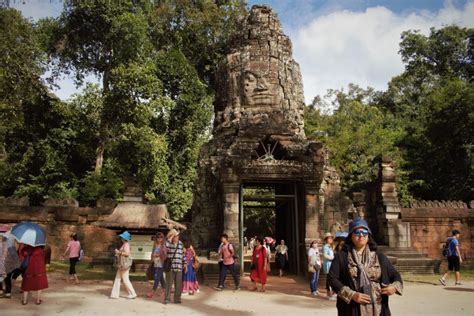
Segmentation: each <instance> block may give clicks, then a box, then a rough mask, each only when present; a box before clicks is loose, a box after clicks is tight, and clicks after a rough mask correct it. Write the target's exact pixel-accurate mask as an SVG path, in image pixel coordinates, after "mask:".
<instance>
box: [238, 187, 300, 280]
mask: <svg viewBox="0 0 474 316" xmlns="http://www.w3.org/2000/svg"><path fill="white" fill-rule="evenodd" d="M240 195H241V198H240V204H241V205H240V212H241V214H240V218H241V229H240V234H241V236H240V237H241V240H242V241H243V237H244V236H245V237H248V238H251V237H253V236H262V237H267V236H270V237H272V238H273V239H274V240H275V245H273V246H272V247H271V250H272V260H271V261H274V258H275V246H276V245H277V244H278V243H279V242H280V240H282V239H284V240H285V243H286V245H287V246H288V258H289V262H288V265H287V267H286V272H287V273H291V274H299V266H300V265H299V260H298V258H299V257H300V254H299V248H298V245H299V239H300V233H301V231H302V229H303V227H304V226H303V227H301V225H300V221H299V220H298V218H299V217H300V215H299V212H298V209H299V207H298V202H299V201H298V186H297V184H296V183H295V182H244V183H243V185H242V188H241V194H240ZM243 258H245V259H246V261H247V264H244V267H247V269H246V271H247V270H248V266H249V260H250V258H251V253H250V251H249V252H248V253H247V254H246V255H244V256H243Z"/></svg>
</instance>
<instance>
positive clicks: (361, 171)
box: [305, 84, 406, 199]
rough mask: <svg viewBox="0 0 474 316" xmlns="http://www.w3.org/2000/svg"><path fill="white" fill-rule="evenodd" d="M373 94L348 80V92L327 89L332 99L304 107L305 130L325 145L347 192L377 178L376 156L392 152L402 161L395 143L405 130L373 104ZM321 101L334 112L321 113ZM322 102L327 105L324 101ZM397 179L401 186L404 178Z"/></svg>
mask: <svg viewBox="0 0 474 316" xmlns="http://www.w3.org/2000/svg"><path fill="white" fill-rule="evenodd" d="M376 96H377V93H376V92H375V91H373V90H372V89H370V88H369V89H367V90H364V89H361V88H360V87H358V86H356V85H353V84H351V85H349V88H348V91H347V92H345V91H343V90H340V91H339V90H330V91H329V92H328V95H327V96H326V100H331V101H324V100H321V99H316V100H315V102H313V105H312V106H310V107H307V108H306V113H307V114H309V116H308V115H307V116H306V117H305V124H306V126H305V129H306V133H307V135H308V136H309V137H310V138H315V139H319V140H321V141H323V142H324V143H325V144H326V145H327V147H328V148H329V150H330V153H331V155H330V157H331V158H330V159H331V163H332V164H333V165H334V166H335V167H336V169H337V170H338V172H339V174H340V176H341V185H342V187H343V189H344V190H345V191H347V192H352V191H358V190H361V189H364V188H366V186H367V185H368V184H369V183H371V182H373V181H374V180H375V179H376V178H377V176H378V171H379V166H378V164H377V163H376V162H377V159H376V158H378V157H380V156H382V155H388V156H391V157H392V158H393V159H395V160H396V161H397V162H398V163H399V165H402V164H401V157H400V152H399V150H398V148H397V147H396V144H397V142H398V141H399V139H400V138H402V137H403V135H404V131H403V129H402V128H400V127H399V126H397V124H396V121H395V120H394V118H393V115H391V114H390V113H385V112H384V111H383V110H381V109H380V108H378V107H377V106H376V104H375V103H374V100H375V99H376ZM321 102H326V103H327V102H331V107H333V108H334V109H335V110H334V112H333V113H332V114H331V113H327V114H321V112H320V111H319V109H318V105H320V104H321ZM322 106H323V108H327V104H323V105H322ZM399 180H400V181H401V182H402V186H403V178H400V179H399ZM405 198H406V197H403V199H405Z"/></svg>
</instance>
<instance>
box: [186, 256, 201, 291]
mask: <svg viewBox="0 0 474 316" xmlns="http://www.w3.org/2000/svg"><path fill="white" fill-rule="evenodd" d="M193 262H194V251H193V250H192V249H191V248H188V249H186V252H185V254H184V265H185V266H186V267H187V269H186V272H185V273H183V293H188V292H196V291H198V290H199V283H198V280H197V278H196V271H194V268H193Z"/></svg>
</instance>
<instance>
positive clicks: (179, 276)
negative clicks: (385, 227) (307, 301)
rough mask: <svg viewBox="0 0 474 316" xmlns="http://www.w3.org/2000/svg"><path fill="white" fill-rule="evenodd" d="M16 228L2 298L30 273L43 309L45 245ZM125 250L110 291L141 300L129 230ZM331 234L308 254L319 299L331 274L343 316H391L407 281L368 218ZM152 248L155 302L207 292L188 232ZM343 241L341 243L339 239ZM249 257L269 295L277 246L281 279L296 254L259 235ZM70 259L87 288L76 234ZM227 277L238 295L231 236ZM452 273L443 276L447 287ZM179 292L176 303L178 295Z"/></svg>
mask: <svg viewBox="0 0 474 316" xmlns="http://www.w3.org/2000/svg"><path fill="white" fill-rule="evenodd" d="M8 230H9V227H7V226H0V295H1V297H5V298H10V297H11V293H12V282H13V281H14V280H15V279H17V278H18V276H20V275H21V276H22V281H21V291H22V293H23V299H22V304H24V305H26V304H27V303H28V293H29V292H30V291H36V293H37V295H36V300H35V303H36V304H41V303H42V299H41V291H42V290H43V289H46V288H48V279H47V275H46V268H45V252H44V246H36V247H33V246H30V245H26V244H23V243H19V242H17V241H16V240H15V238H14V237H13V236H12V235H11V234H9V233H7V231H8ZM452 234H453V237H450V238H449V239H448V241H447V246H446V248H447V251H449V254H448V261H449V270H453V271H455V272H456V284H458V283H459V279H460V277H459V261H460V259H459V258H460V257H461V256H460V252H459V246H458V245H459V241H458V240H459V235H460V232H459V231H458V230H454V231H453V233H452ZM119 237H120V246H119V247H117V249H115V250H114V258H115V264H114V266H115V267H116V270H117V271H116V276H115V280H114V283H113V287H112V291H111V294H110V296H109V297H110V298H111V299H118V298H119V297H120V285H121V283H122V282H123V284H124V286H125V288H126V291H127V295H126V296H125V297H126V298H128V299H134V298H136V297H137V293H136V292H135V290H134V288H133V285H132V283H131V282H130V279H129V272H130V268H131V266H132V262H133V260H132V257H131V249H130V243H129V242H130V240H131V238H132V236H131V235H130V233H129V232H127V231H125V232H123V233H122V234H120V235H119ZM337 237H338V236H337V235H336V236H334V235H333V234H331V233H326V234H325V235H324V238H323V245H322V247H321V248H320V247H319V245H318V241H317V240H313V241H312V242H311V243H310V246H309V248H308V250H307V254H306V255H307V262H308V274H309V288H310V291H311V294H312V295H313V296H318V295H319V294H320V293H319V290H318V282H319V277H320V272H323V273H324V274H326V276H327V278H326V279H327V281H326V285H325V287H326V293H327V298H328V299H329V300H337V305H336V306H337V309H338V314H339V315H390V310H389V306H388V298H389V296H391V295H393V294H399V295H401V294H402V292H403V283H402V279H401V277H400V274H399V273H398V272H397V271H396V269H395V268H394V267H393V265H392V264H391V263H390V261H389V260H388V259H387V257H386V256H385V255H384V254H383V253H381V252H379V251H378V250H377V245H376V243H375V242H374V240H373V238H372V232H371V230H370V228H369V226H368V224H367V222H366V221H365V220H363V219H360V218H359V219H354V220H353V221H352V222H351V223H350V224H349V231H348V233H345V235H344V234H343V235H342V238H340V237H341V235H339V238H338V239H339V240H338V241H337V242H335V238H337ZM153 239H154V242H153V248H152V249H151V257H150V264H149V267H148V269H147V272H146V275H147V278H148V279H149V280H153V286H152V287H151V289H150V291H149V292H148V293H147V294H146V297H148V298H150V299H152V298H153V297H154V296H157V297H159V298H160V297H162V298H160V300H161V299H162V300H163V302H164V304H168V303H170V302H171V301H173V302H174V303H176V304H179V303H181V302H182V301H181V296H182V294H189V295H194V294H196V293H199V283H198V280H197V276H196V271H197V270H198V269H199V265H200V262H199V259H198V257H197V255H196V252H195V250H194V248H193V246H192V245H191V243H190V242H189V241H187V240H185V241H184V242H183V241H181V240H180V233H179V232H178V231H177V230H175V229H171V230H170V231H169V232H168V234H167V235H166V237H165V235H164V234H163V233H161V232H158V233H157V234H156V235H155V236H154V238H153ZM336 240H337V239H336ZM244 248H245V250H244V255H245V253H246V252H247V250H249V251H250V252H251V260H250V280H251V282H252V287H251V288H250V290H251V291H261V292H265V290H266V284H267V275H268V273H269V272H270V262H271V258H272V257H271V253H272V248H273V249H274V252H275V257H274V262H275V265H276V268H277V269H278V272H276V273H275V274H277V275H278V276H280V277H282V276H283V271H284V270H285V269H286V268H287V266H288V264H289V259H290V258H289V254H290V253H291V252H290V249H289V248H288V246H287V245H286V243H285V240H280V242H279V243H278V245H276V241H275V240H273V238H271V237H265V238H263V237H257V236H255V237H253V238H250V239H247V238H246V239H245V241H244ZM64 255H65V256H67V257H68V259H69V276H68V277H67V281H68V282H70V281H74V282H75V283H76V284H79V278H78V275H77V273H76V264H77V262H78V261H80V259H81V258H82V256H83V255H84V253H83V250H82V247H81V243H80V241H79V240H78V237H77V235H76V234H72V235H71V236H70V241H69V242H68V243H67V245H66V247H65V251H64ZM217 255H218V265H219V279H218V284H217V285H216V287H215V289H216V290H217V291H222V290H224V289H225V279H226V276H227V274H228V273H230V274H231V275H232V278H233V281H234V288H233V290H235V291H238V290H240V289H241V286H240V273H239V272H238V271H237V268H236V264H237V263H238V262H237V259H238V255H237V249H236V247H235V246H234V245H233V244H232V243H231V242H230V241H229V237H228V236H227V235H226V234H222V235H221V236H220V245H219V247H218V249H217ZM446 276H447V273H446V274H445V275H444V276H443V277H442V278H441V279H440V282H441V283H442V284H443V285H445V284H446V281H445V278H446ZM172 293H173V300H172V298H171V294H172Z"/></svg>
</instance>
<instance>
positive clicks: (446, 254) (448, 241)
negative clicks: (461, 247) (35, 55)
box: [442, 238, 452, 257]
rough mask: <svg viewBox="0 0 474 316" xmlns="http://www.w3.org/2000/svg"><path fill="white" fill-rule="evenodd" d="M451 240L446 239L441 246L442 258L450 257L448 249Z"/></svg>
mask: <svg viewBox="0 0 474 316" xmlns="http://www.w3.org/2000/svg"><path fill="white" fill-rule="evenodd" d="M451 241H452V239H451V238H448V240H446V242H445V243H444V244H443V251H442V253H443V257H449V256H450V255H451V250H450V249H449V245H450V244H451Z"/></svg>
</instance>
